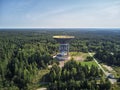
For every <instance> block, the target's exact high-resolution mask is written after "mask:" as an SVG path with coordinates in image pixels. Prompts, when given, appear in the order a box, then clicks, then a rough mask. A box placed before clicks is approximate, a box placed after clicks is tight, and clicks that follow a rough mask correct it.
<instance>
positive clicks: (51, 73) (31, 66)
mask: <svg viewBox="0 0 120 90" xmlns="http://www.w3.org/2000/svg"><path fill="white" fill-rule="evenodd" d="M53 35H73V36H75V38H74V39H73V40H71V42H70V51H71V52H72V51H74V52H94V53H95V55H94V57H95V58H96V59H97V60H98V61H99V62H102V63H105V64H107V65H113V66H116V67H118V68H120V55H119V53H120V31H119V30H91V29H90V30H84V29H83V30H79V29H77V30H76V29H75V30H74V29H73V30H72V29H70V30H64V29H62V30H61V29H57V30H54V29H53V30H52V29H48V30H47V29H40V30H39V29H37V30H36V29H35V30H33V29H30V30H2V29H1V30H0V89H1V90H6V89H7V90H34V89H35V88H34V86H33V87H32V88H31V87H30V86H32V85H33V84H34V82H35V81H34V79H35V77H36V76H37V75H38V73H39V72H40V71H42V70H48V73H47V74H45V75H44V76H43V77H42V80H40V81H39V83H40V82H43V81H44V82H46V83H47V84H48V85H47V88H48V89H49V90H69V89H71V90H80V89H82V90H109V89H110V88H111V85H110V83H109V81H108V80H107V79H105V80H103V77H104V75H103V73H102V72H101V70H99V69H98V68H96V67H95V66H91V67H88V66H81V64H80V63H78V62H75V61H73V60H71V61H69V62H67V63H66V64H65V66H64V67H63V68H60V67H59V66H58V64H59V62H58V60H56V59H53V58H52V56H53V55H55V54H56V53H57V52H58V46H59V45H58V43H57V42H56V41H55V40H54V39H53V38H52V36H53ZM48 65H53V66H52V68H51V69H49V68H48ZM40 74H42V73H40ZM37 77H39V76H37ZM43 78H44V79H43ZM96 83H98V84H96Z"/></svg>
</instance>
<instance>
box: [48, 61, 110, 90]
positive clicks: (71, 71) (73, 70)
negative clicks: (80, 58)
mask: <svg viewBox="0 0 120 90" xmlns="http://www.w3.org/2000/svg"><path fill="white" fill-rule="evenodd" d="M46 80H47V82H50V83H49V86H48V89H49V90H80V89H81V90H109V89H110V88H111V84H110V82H109V81H108V80H107V79H106V80H104V79H103V72H102V71H101V70H100V69H98V68H97V67H95V66H94V65H93V66H91V67H90V68H89V67H88V66H82V65H81V64H80V63H77V62H76V61H74V60H71V61H69V62H67V63H66V64H65V65H64V67H63V68H62V69H61V68H60V67H58V66H57V65H54V66H53V67H52V68H51V70H50V72H49V73H48V75H46Z"/></svg>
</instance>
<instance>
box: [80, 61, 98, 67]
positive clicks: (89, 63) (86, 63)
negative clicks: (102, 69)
mask: <svg viewBox="0 0 120 90" xmlns="http://www.w3.org/2000/svg"><path fill="white" fill-rule="evenodd" d="M81 65H83V66H85V65H88V66H89V67H91V66H92V65H95V66H96V67H98V65H97V64H96V63H95V61H84V62H81Z"/></svg>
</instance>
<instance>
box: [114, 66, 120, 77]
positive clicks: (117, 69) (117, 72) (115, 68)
mask: <svg viewBox="0 0 120 90" xmlns="http://www.w3.org/2000/svg"><path fill="white" fill-rule="evenodd" d="M113 69H114V70H115V71H116V76H117V77H120V67H117V66H115V67H113Z"/></svg>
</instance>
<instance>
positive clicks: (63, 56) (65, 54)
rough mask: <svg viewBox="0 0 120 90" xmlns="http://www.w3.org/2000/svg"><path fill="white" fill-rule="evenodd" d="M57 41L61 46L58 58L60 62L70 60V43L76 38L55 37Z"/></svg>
mask: <svg viewBox="0 0 120 90" xmlns="http://www.w3.org/2000/svg"><path fill="white" fill-rule="evenodd" d="M53 38H54V39H55V40H57V42H58V43H59V44H60V45H59V53H58V54H57V55H56V58H57V59H59V60H67V59H69V41H70V40H71V39H73V38H74V36H53Z"/></svg>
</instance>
